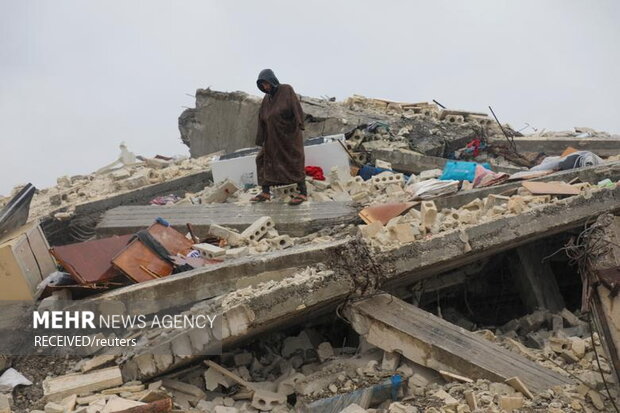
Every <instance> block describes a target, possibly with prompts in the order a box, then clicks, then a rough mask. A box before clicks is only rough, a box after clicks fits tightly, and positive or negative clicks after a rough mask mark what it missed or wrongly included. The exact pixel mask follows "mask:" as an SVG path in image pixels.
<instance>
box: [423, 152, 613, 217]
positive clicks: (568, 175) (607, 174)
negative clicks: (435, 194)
mask: <svg viewBox="0 0 620 413" xmlns="http://www.w3.org/2000/svg"><path fill="white" fill-rule="evenodd" d="M606 178H609V179H611V180H612V181H618V180H620V161H614V162H609V163H605V164H602V165H596V166H588V167H585V168H577V169H570V170H567V171H558V172H555V173H552V174H550V175H545V176H542V177H539V178H533V179H529V180H528V181H535V182H551V181H562V182H571V181H573V180H574V179H577V180H578V181H579V182H588V183H591V184H596V183H597V182H600V181H602V180H603V179H606ZM522 182H524V181H515V182H508V183H504V184H501V185H495V186H490V187H487V188H474V189H471V190H469V191H461V192H457V193H456V194H453V195H448V196H444V197H441V198H436V199H433V201H434V202H435V205H437V209H443V208H459V207H461V206H463V205H465V204H467V203H469V202H471V201H473V200H475V199H476V198H479V199H482V198H485V197H487V196H489V195H491V194H496V195H497V194H512V193H514V192H515V191H516V190H517V188H519V187H520V186H521V183H522Z"/></svg>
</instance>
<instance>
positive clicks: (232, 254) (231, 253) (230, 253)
mask: <svg viewBox="0 0 620 413" xmlns="http://www.w3.org/2000/svg"><path fill="white" fill-rule="evenodd" d="M249 253H250V249H249V248H248V247H238V248H230V249H227V250H226V258H240V257H245V256H246V255H248V254H249Z"/></svg>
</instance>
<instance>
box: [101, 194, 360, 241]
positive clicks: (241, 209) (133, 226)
mask: <svg viewBox="0 0 620 413" xmlns="http://www.w3.org/2000/svg"><path fill="white" fill-rule="evenodd" d="M357 213H358V210H357V208H356V207H355V206H354V205H353V204H351V203H348V202H305V203H303V204H302V205H299V206H298V207H295V208H291V207H290V206H288V205H286V204H282V203H275V202H273V203H271V202H264V203H260V204H252V205H235V204H210V205H184V206H124V207H118V208H114V209H112V210H110V211H108V212H106V213H105V214H104V216H103V218H102V220H101V222H100V223H99V225H97V235H98V236H99V237H103V236H108V235H110V234H112V235H113V234H130V233H133V232H136V231H139V230H141V229H144V228H146V227H148V226H149V225H151V223H152V222H153V221H154V220H155V218H157V217H162V218H164V219H165V220H167V221H168V222H170V224H171V225H172V226H173V227H174V228H175V229H177V230H179V231H184V230H185V229H186V227H185V224H187V223H188V222H189V223H191V224H192V228H193V230H194V231H195V234H196V236H198V237H201V238H202V237H206V236H207V235H208V231H209V226H210V225H211V224H217V225H221V226H225V227H230V228H233V229H236V230H239V231H243V230H245V229H246V228H247V227H248V226H250V225H252V224H253V223H254V222H255V221H256V220H258V219H259V218H261V217H264V216H268V217H271V218H272V219H273V222H274V223H275V225H276V228H277V230H278V232H279V233H281V234H287V235H291V236H303V235H307V234H309V233H312V232H315V231H318V230H320V229H322V228H325V227H328V226H335V225H340V224H350V223H353V222H356V221H357V220H358V217H357Z"/></svg>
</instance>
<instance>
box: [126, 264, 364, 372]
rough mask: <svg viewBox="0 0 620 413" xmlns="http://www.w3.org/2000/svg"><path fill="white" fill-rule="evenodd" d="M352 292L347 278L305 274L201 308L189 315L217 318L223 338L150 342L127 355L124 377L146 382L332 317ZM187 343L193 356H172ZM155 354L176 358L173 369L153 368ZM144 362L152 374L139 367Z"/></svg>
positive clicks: (184, 334) (205, 303)
mask: <svg viewBox="0 0 620 413" xmlns="http://www.w3.org/2000/svg"><path fill="white" fill-rule="evenodd" d="M310 291H311V292H312V293H309V292H310ZM351 291H353V281H352V280H351V279H350V278H348V277H347V276H346V275H343V274H341V273H336V272H334V271H319V272H313V271H310V272H308V271H302V272H299V273H297V274H295V275H294V276H292V277H289V278H286V279H285V280H283V281H281V282H279V283H266V284H264V285H261V286H258V287H256V288H251V287H249V288H248V289H245V290H243V289H242V290H239V291H236V292H233V293H230V294H228V295H227V296H223V297H219V298H215V299H212V300H207V301H203V302H201V303H197V304H196V305H195V306H194V307H193V308H192V309H190V310H188V311H189V312H190V313H193V314H203V313H204V314H211V315H217V316H218V319H219V320H221V325H222V329H221V333H220V332H216V331H214V332H213V334H217V335H218V336H217V337H211V336H210V337H207V338H206V339H205V340H203V341H201V342H200V343H198V342H196V341H195V340H192V338H191V337H189V336H190V331H186V330H183V331H179V332H178V334H176V335H174V336H172V337H170V336H168V335H159V336H157V337H155V338H153V339H152V340H150V345H149V347H148V348H136V349H134V351H136V352H141V353H129V354H125V356H126V362H125V363H124V364H123V365H122V369H123V375H124V377H126V379H128V380H135V379H146V378H150V377H154V376H157V375H160V374H162V373H164V372H166V371H170V370H173V369H176V368H179V367H182V366H185V365H187V364H190V363H192V362H195V361H196V360H199V359H201V358H204V355H203V354H209V351H210V350H209V349H219V348H220V346H223V347H224V348H229V347H232V346H234V345H236V344H238V343H240V342H243V341H246V340H248V339H249V338H251V337H255V336H256V335H258V334H260V333H262V332H265V331H269V330H273V329H276V328H284V327H286V326H290V325H292V324H298V323H300V322H303V320H307V319H310V318H315V317H317V316H320V315H322V314H325V313H327V312H330V311H333V310H334V309H335V308H336V307H337V305H338V304H339V303H340V302H341V301H342V299H344V298H345V297H346V296H347V295H349V294H350V293H351ZM145 334H146V333H145ZM188 337H189V340H190V341H191V343H192V348H193V349H194V350H195V354H193V355H189V356H187V355H183V356H177V355H175V354H173V349H172V348H171V343H172V342H174V341H177V340H181V339H183V338H188ZM153 351H157V352H158V353H164V352H166V351H167V352H168V354H171V355H172V356H171V357H170V359H169V363H166V364H165V365H157V364H156V363H154V362H153V361H152V356H151V354H152V353H153ZM142 358H143V359H144V360H143V361H145V362H146V364H148V368H145V367H144V366H143V367H141V366H140V363H141V360H142Z"/></svg>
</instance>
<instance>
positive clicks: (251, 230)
mask: <svg viewBox="0 0 620 413" xmlns="http://www.w3.org/2000/svg"><path fill="white" fill-rule="evenodd" d="M274 227H275V225H274V223H273V220H272V219H271V217H260V218H259V219H257V220H256V221H254V223H253V224H252V225H250V226H249V227H247V228H246V229H245V230H244V231H243V232H242V233H241V236H242V237H243V238H245V239H247V240H248V241H258V240H259V239H261V238H262V237H263V236H264V235H265V234H266V233H267V231H269V230H270V229H271V228H274Z"/></svg>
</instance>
